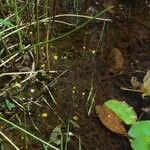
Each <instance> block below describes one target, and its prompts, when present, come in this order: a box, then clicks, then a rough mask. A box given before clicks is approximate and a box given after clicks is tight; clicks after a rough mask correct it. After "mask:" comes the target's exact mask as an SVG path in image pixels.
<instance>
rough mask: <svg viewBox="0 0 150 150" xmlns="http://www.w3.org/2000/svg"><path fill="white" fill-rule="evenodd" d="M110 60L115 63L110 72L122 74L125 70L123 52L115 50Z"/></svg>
mask: <svg viewBox="0 0 150 150" xmlns="http://www.w3.org/2000/svg"><path fill="white" fill-rule="evenodd" d="M110 59H112V61H113V65H112V66H111V68H110V72H111V73H113V74H116V73H120V72H121V71H122V70H123V64H124V58H123V55H122V53H121V51H120V50H119V49H117V48H113V49H112V52H111V57H110Z"/></svg>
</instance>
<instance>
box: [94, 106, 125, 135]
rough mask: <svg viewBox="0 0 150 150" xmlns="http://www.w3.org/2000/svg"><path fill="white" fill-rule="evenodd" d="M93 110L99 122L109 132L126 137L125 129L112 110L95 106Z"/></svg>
mask: <svg viewBox="0 0 150 150" xmlns="http://www.w3.org/2000/svg"><path fill="white" fill-rule="evenodd" d="M95 110H96V113H97V115H98V117H99V119H100V121H101V122H102V123H103V124H104V125H105V126H106V127H107V128H108V129H109V130H111V131H113V132H115V133H118V134H122V135H127V132H126V129H125V127H124V125H123V123H122V121H121V120H120V119H119V118H118V117H117V115H116V114H115V113H114V112H113V111H112V110H110V109H109V108H107V107H105V106H104V105H96V107H95Z"/></svg>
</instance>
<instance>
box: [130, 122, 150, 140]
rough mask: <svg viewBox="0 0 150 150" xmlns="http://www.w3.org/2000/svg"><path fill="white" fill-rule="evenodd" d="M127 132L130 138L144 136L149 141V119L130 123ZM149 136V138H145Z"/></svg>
mask: <svg viewBox="0 0 150 150" xmlns="http://www.w3.org/2000/svg"><path fill="white" fill-rule="evenodd" d="M128 134H129V135H130V136H131V137H132V138H138V137H141V136H142V137H145V138H146V140H147V141H148V142H149V143H150V120H144V121H138V122H136V123H135V124H133V125H132V127H131V128H130V130H129V132H128ZM147 138H149V139H147Z"/></svg>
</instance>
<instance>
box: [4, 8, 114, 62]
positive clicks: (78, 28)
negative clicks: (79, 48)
mask: <svg viewBox="0 0 150 150" xmlns="http://www.w3.org/2000/svg"><path fill="white" fill-rule="evenodd" d="M113 8H114V6H110V7H108V8H106V9H104V10H102V11H101V12H99V13H98V14H96V15H95V16H94V17H92V18H90V19H88V20H87V21H86V22H84V23H83V24H81V25H80V26H78V27H76V28H75V29H73V30H71V31H69V32H67V33H65V34H63V35H60V36H59V37H56V38H52V39H50V40H48V41H44V42H39V43H37V44H34V45H31V46H29V47H25V48H23V49H21V51H27V50H28V49H31V48H34V47H37V46H41V45H44V44H46V43H50V42H54V41H57V40H59V39H62V38H64V37H66V36H68V35H70V34H72V33H74V32H76V31H79V30H80V29H82V28H83V27H85V26H86V25H88V24H89V23H91V22H92V21H93V20H95V19H96V18H98V17H100V16H102V15H103V14H105V13H106V12H108V11H109V10H111V9H113ZM15 53H18V51H16V52H14V53H12V54H11V55H14V54H15ZM11 55H8V56H6V57H5V58H7V57H9V56H11ZM3 59H4V58H3Z"/></svg>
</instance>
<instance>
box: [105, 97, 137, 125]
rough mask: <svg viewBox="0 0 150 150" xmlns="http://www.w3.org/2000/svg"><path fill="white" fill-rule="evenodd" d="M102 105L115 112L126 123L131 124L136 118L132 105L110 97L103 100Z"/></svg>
mask: <svg viewBox="0 0 150 150" xmlns="http://www.w3.org/2000/svg"><path fill="white" fill-rule="evenodd" d="M104 105H105V106H106V107H108V108H109V109H111V110H112V111H113V112H115V113H116V115H117V116H118V117H119V118H120V119H121V120H122V121H124V122H125V123H126V124H127V125H131V124H133V123H135V122H136V120H137V115H136V113H135V111H134V110H133V107H131V106H129V105H128V104H127V103H126V102H121V101H118V100H115V99H112V100H109V101H107V102H105V103H104Z"/></svg>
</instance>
